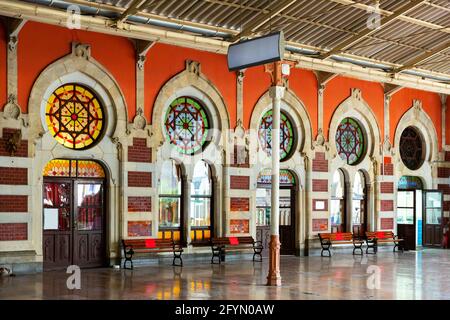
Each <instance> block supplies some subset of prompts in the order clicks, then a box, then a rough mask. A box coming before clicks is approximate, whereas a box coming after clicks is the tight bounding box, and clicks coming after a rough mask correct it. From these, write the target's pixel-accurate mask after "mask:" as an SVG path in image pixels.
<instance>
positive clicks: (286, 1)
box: [231, 0, 297, 42]
mask: <svg viewBox="0 0 450 320" xmlns="http://www.w3.org/2000/svg"><path fill="white" fill-rule="evenodd" d="M296 2H297V0H283V1H279V2H275V4H274V5H273V6H272V7H271V8H270V9H269V8H268V9H267V10H268V11H269V12H268V13H264V14H260V15H257V16H256V17H255V18H254V19H253V20H252V22H250V23H247V24H246V25H245V29H244V30H242V31H241V33H239V34H237V35H235V36H234V37H233V38H231V41H232V42H235V41H237V40H239V39H241V38H245V37H247V36H249V35H251V34H253V33H254V32H256V31H257V30H258V28H260V27H261V26H262V25H263V24H265V23H266V22H267V21H269V20H270V19H272V18H273V17H275V16H276V15H278V14H279V13H280V12H281V11H283V10H286V9H287V8H289V7H290V6H291V5H293V4H294V3H296Z"/></svg>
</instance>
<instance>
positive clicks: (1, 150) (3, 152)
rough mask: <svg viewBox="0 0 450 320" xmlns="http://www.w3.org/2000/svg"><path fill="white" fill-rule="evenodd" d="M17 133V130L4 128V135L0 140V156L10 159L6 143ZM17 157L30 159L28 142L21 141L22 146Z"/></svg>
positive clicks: (16, 154)
mask: <svg viewBox="0 0 450 320" xmlns="http://www.w3.org/2000/svg"><path fill="white" fill-rule="evenodd" d="M16 131H17V129H10V128H3V134H2V137H1V138H0V156H7V157H9V156H10V154H9V152H8V150H7V149H6V143H7V141H8V140H9V138H10V137H11V136H12V135H13V134H14V133H15V132H16ZM14 156H15V157H28V140H21V141H20V146H19V147H18V148H17V151H16V153H15V154H14Z"/></svg>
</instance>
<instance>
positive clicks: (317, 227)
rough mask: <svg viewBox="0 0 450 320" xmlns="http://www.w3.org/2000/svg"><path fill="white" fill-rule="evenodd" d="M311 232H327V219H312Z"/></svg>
mask: <svg viewBox="0 0 450 320" xmlns="http://www.w3.org/2000/svg"><path fill="white" fill-rule="evenodd" d="M312 229H313V231H327V230H328V219H313V220H312Z"/></svg>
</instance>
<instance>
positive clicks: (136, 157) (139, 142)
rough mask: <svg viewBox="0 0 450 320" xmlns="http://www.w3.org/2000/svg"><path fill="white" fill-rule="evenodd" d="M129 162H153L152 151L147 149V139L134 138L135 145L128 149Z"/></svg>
mask: <svg viewBox="0 0 450 320" xmlns="http://www.w3.org/2000/svg"><path fill="white" fill-rule="evenodd" d="M128 161H130V162H148V163H150V162H152V150H151V148H148V147H147V139H145V138H133V145H132V146H129V147H128Z"/></svg>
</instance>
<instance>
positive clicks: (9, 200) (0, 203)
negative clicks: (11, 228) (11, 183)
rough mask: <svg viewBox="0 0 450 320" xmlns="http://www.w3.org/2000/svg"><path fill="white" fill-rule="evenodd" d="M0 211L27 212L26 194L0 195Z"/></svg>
mask: <svg viewBox="0 0 450 320" xmlns="http://www.w3.org/2000/svg"><path fill="white" fill-rule="evenodd" d="M0 212H28V196H16V195H0Z"/></svg>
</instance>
